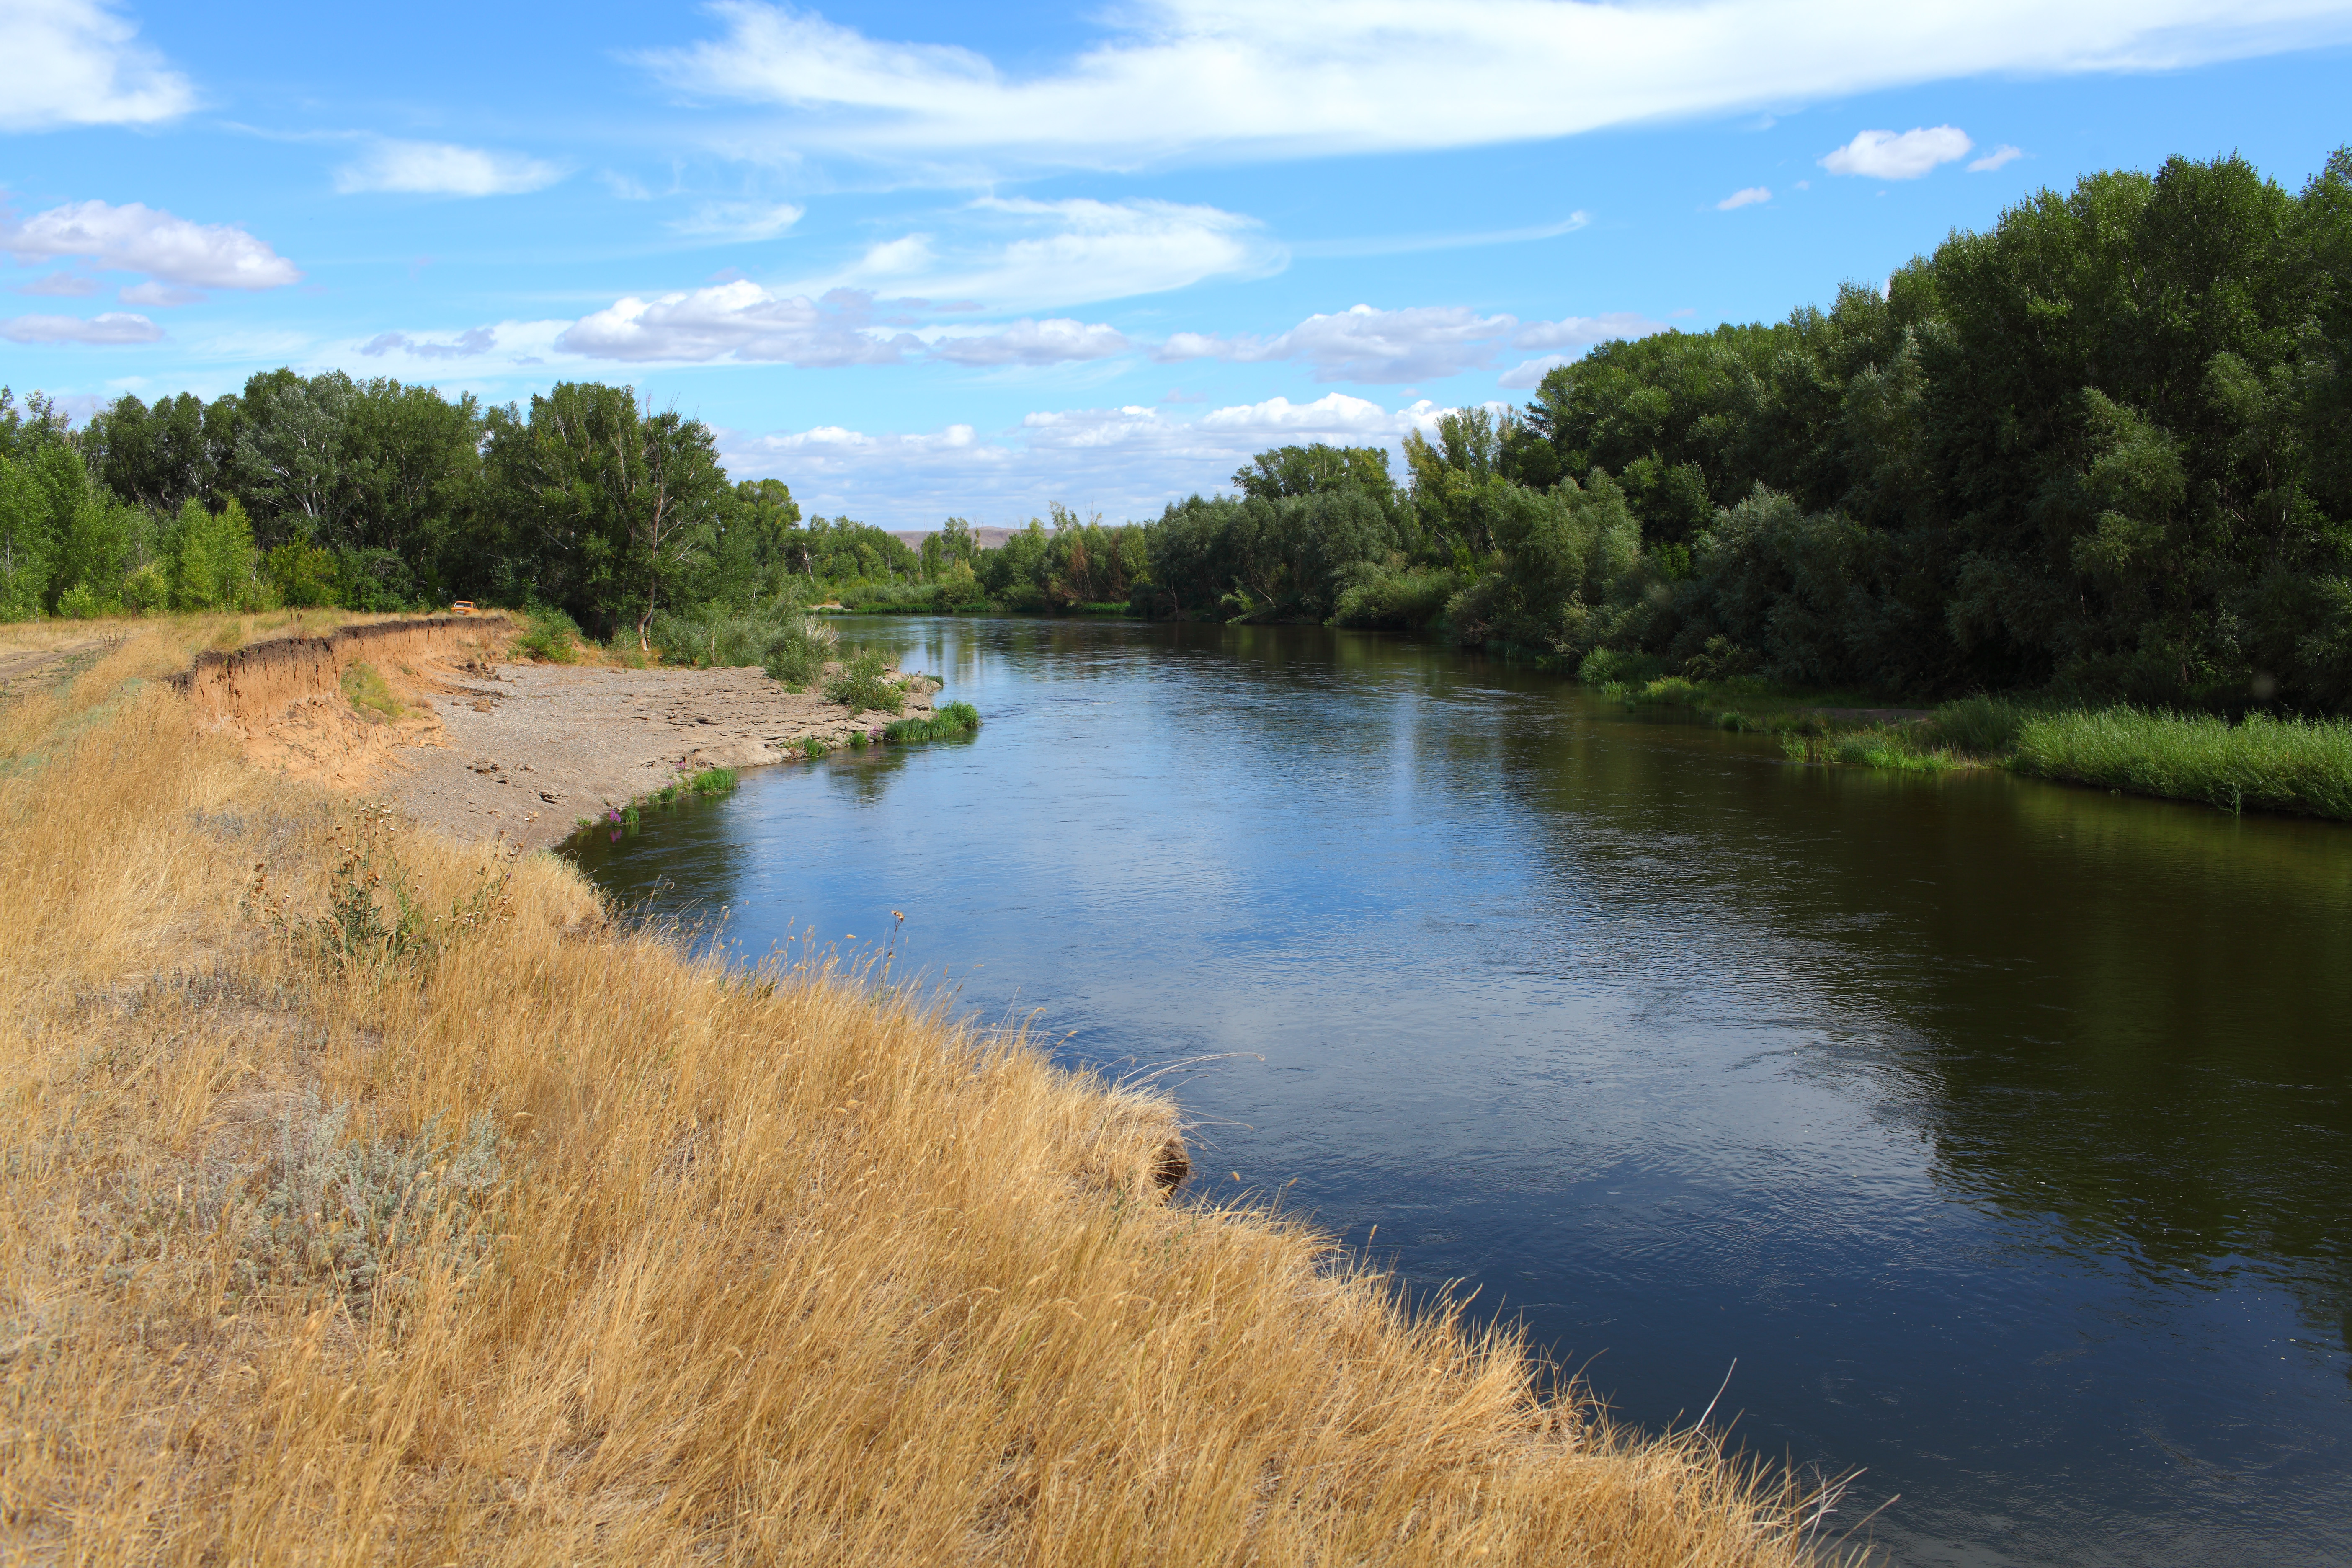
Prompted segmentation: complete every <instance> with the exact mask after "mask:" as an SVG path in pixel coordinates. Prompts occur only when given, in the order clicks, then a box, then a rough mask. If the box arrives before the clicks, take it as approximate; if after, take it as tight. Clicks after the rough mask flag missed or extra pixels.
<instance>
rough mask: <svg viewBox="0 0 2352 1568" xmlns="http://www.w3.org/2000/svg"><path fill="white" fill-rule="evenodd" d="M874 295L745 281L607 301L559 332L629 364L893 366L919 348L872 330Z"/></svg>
mask: <svg viewBox="0 0 2352 1568" xmlns="http://www.w3.org/2000/svg"><path fill="white" fill-rule="evenodd" d="M874 305H875V301H874V296H873V295H872V294H870V293H867V292H865V291H863V290H861V289H832V290H829V291H828V292H826V293H825V294H824V295H823V296H822V297H820V298H818V299H814V300H812V299H810V298H809V297H808V296H807V295H805V294H794V295H780V294H772V293H770V292H769V291H768V290H767V289H763V288H761V286H760V285H759V284H757V283H754V282H751V280H750V279H735V280H734V281H732V282H729V283H720V284H716V285H713V286H712V287H710V288H708V289H692V290H690V291H688V292H685V293H678V294H663V295H660V296H657V297H656V298H655V299H652V300H641V299H637V298H635V297H634V296H632V297H630V298H628V299H625V300H616V301H614V303H613V304H611V305H609V306H607V307H605V308H604V310H598V311H596V312H595V313H594V314H593V315H588V316H583V317H582V318H581V319H580V320H579V321H574V322H573V323H572V325H571V326H569V327H567V328H565V329H564V331H563V332H562V335H560V336H559V337H557V339H556V340H555V346H556V347H557V348H558V349H561V350H562V351H563V352H564V353H574V354H584V355H588V356H590V357H592V358H596V359H610V360H624V361H631V362H648V361H669V362H673V363H676V362H696V363H698V362H704V361H709V360H716V359H736V360H747V361H768V362H781V363H786V364H795V365H801V366H804V367H820V366H824V367H830V366H839V365H850V364H894V363H898V362H899V361H901V360H903V359H905V358H906V357H907V355H908V353H910V352H912V351H915V350H918V349H919V348H921V347H922V344H921V342H920V341H919V339H917V338H916V337H915V335H914V334H913V333H911V332H904V331H901V332H887V331H882V330H880V329H877V328H876V327H875V326H874V325H873V324H872V323H873V318H874Z"/></svg>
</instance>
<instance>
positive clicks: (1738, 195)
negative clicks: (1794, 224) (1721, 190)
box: [1715, 185, 1772, 213]
mask: <svg viewBox="0 0 2352 1568" xmlns="http://www.w3.org/2000/svg"><path fill="white" fill-rule="evenodd" d="M1771 199H1772V192H1771V190H1770V188H1769V186H1765V185H1750V186H1748V188H1747V189H1746V190H1741V191H1734V192H1732V193H1731V194H1730V195H1727V196H1726V197H1724V198H1723V199H1722V200H1721V201H1719V202H1717V203H1716V204H1715V210H1716V211H1717V212H1719V213H1727V212H1729V211H1731V210H1732V209H1733V208H1735V207H1752V206H1754V205H1757V204H1758V203H1759V202H1769V201H1770V200H1771Z"/></svg>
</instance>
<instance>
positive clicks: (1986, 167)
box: [1969, 142, 2025, 174]
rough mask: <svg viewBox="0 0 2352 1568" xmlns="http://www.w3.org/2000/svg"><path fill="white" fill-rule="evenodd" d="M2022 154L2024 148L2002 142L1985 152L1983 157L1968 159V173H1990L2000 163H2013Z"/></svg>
mask: <svg viewBox="0 0 2352 1568" xmlns="http://www.w3.org/2000/svg"><path fill="white" fill-rule="evenodd" d="M2024 156H2025V149H2024V148H2022V147H2012V146H2011V145H2010V144H2009V143H2008V142H2002V143H2001V144H2000V146H1998V147H1996V148H1994V149H1993V150H1992V151H1991V152H1990V153H1986V154H1985V155H1984V156H1983V157H1981V158H1971V159H1969V174H1991V173H1992V172H1993V171H1994V170H1995V169H1998V168H2000V166H2001V165H2002V164H2004V163H2016V162H2017V161H2018V160H2019V159H2020V158H2022V157H2024Z"/></svg>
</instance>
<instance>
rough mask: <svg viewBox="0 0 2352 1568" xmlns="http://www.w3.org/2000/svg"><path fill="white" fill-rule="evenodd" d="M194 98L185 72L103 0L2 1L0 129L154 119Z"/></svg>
mask: <svg viewBox="0 0 2352 1568" xmlns="http://www.w3.org/2000/svg"><path fill="white" fill-rule="evenodd" d="M195 103H196V94H195V89H194V88H192V87H191V86H189V84H188V79H187V78H186V77H184V76H182V75H181V74H180V73H179V72H178V71H176V70H173V68H171V67H170V66H168V65H167V64H165V63H164V60H163V56H162V55H161V54H158V53H157V52H156V51H155V50H154V49H152V48H150V47H148V46H146V45H145V44H142V43H141V42H140V41H139V29H138V28H137V27H136V26H133V25H132V24H131V23H130V22H128V21H126V20H124V19H123V18H122V17H121V16H118V15H117V14H116V11H115V7H113V6H111V5H105V4H102V3H101V0H9V3H8V4H7V5H0V131H48V130H53V129H56V128H58V127H59V126H67V125H152V124H154V123H155V122H157V121H165V120H173V119H177V118H178V117H179V116H181V115H183V114H185V113H186V112H187V111H188V110H191V109H194V107H195Z"/></svg>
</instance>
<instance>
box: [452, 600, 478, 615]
mask: <svg viewBox="0 0 2352 1568" xmlns="http://www.w3.org/2000/svg"><path fill="white" fill-rule="evenodd" d="M449 608H450V609H451V610H452V611H454V612H455V613H457V615H461V616H470V615H472V614H473V613H474V601H473V600H471V599H460V600H458V601H457V603H456V604H454V605H450V606H449Z"/></svg>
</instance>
